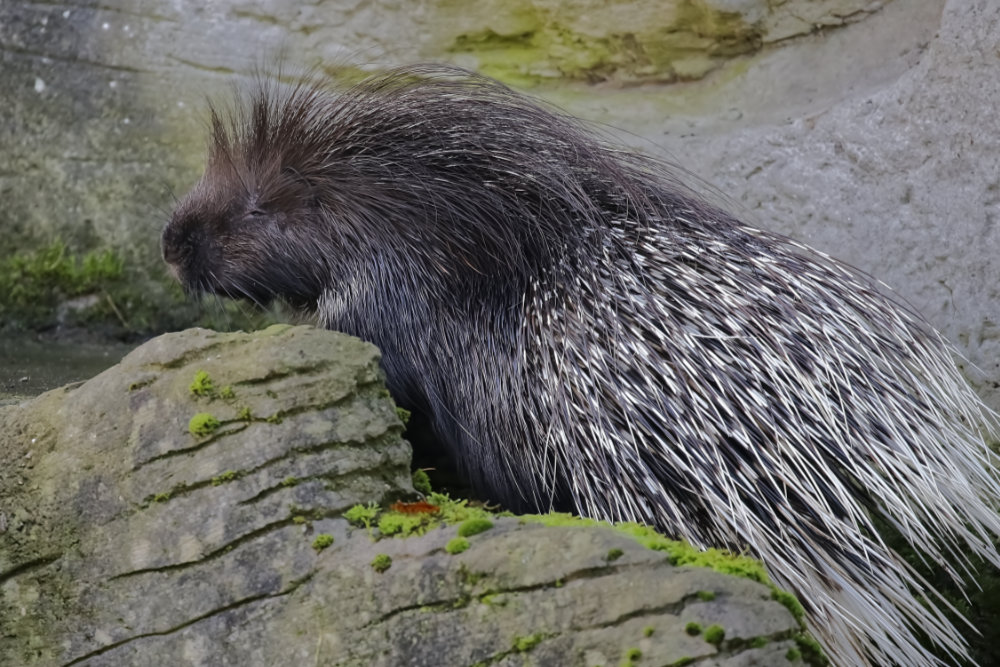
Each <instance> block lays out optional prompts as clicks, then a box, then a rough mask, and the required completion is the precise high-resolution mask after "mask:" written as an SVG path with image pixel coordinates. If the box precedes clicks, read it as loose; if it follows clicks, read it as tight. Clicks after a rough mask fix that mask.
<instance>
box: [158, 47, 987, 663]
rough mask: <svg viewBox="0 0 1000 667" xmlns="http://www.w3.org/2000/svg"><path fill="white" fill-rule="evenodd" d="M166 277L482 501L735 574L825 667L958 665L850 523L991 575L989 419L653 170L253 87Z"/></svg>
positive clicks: (409, 101)
mask: <svg viewBox="0 0 1000 667" xmlns="http://www.w3.org/2000/svg"><path fill="white" fill-rule="evenodd" d="M163 251H164V257H165V258H166V260H167V262H168V263H169V264H170V265H171V267H172V270H173V271H174V272H175V274H176V275H177V276H178V278H179V279H180V280H181V282H182V283H183V284H184V285H185V286H186V287H188V288H189V289H191V290H193V291H205V292H212V293H216V294H222V295H228V296H232V297H237V298H246V299H251V300H253V301H256V302H261V303H263V302H267V301H270V300H271V299H273V298H279V299H283V300H285V301H287V302H288V303H290V304H292V305H294V306H296V307H298V308H301V309H304V310H306V311H309V312H313V313H315V314H316V316H317V317H318V319H319V321H320V322H321V323H322V324H323V325H324V326H326V327H329V328H331V329H337V330H341V331H345V332H348V333H351V334H354V335H357V336H359V337H361V338H364V339H366V340H369V341H372V342H374V343H375V344H377V345H378V346H379V347H380V348H381V350H382V354H383V366H384V369H385V371H386V376H387V381H388V384H389V388H390V390H391V391H392V393H393V395H394V396H395V397H396V399H397V400H398V401H399V402H401V403H402V404H404V405H406V406H408V407H411V408H413V409H416V410H420V411H422V412H423V413H424V414H426V415H427V416H428V417H429V419H430V420H431V422H432V425H433V428H434V430H435V432H436V434H437V436H438V437H439V438H440V440H441V442H442V443H443V444H444V445H445V447H446V448H447V449H448V451H449V452H450V455H451V456H452V458H453V459H454V461H455V462H456V465H457V466H458V467H459V469H460V471H461V472H462V473H464V475H465V476H466V477H467V478H468V479H469V481H470V482H471V483H472V485H473V486H474V487H475V488H476V489H478V490H479V492H480V493H481V494H482V495H484V496H485V497H487V498H490V499H492V500H495V501H501V502H503V503H504V504H506V505H507V506H509V507H512V508H516V509H521V510H542V511H544V510H546V509H549V508H552V507H554V508H562V509H571V510H573V511H576V512H579V513H580V514H583V515H586V516H591V517H597V518H602V519H609V520H614V521H619V520H632V521H640V522H644V523H647V524H652V525H655V526H657V527H659V528H660V529H662V530H663V531H665V532H666V533H667V534H669V535H671V536H675V537H680V538H685V539H687V540H689V541H691V542H692V543H693V544H695V545H699V546H702V547H708V546H717V547H728V548H732V549H736V550H740V549H745V548H749V549H750V550H751V551H752V552H753V553H754V554H755V555H757V556H758V557H760V558H761V559H762V560H763V562H764V563H765V565H766V567H767V569H768V572H769V573H770V574H771V576H772V578H773V579H774V580H775V581H776V583H778V585H780V586H782V587H785V588H789V589H791V590H793V591H795V592H796V593H798V594H799V597H800V599H801V600H802V602H803V603H804V604H805V605H806V608H807V611H808V622H809V624H810V626H811V629H812V630H813V631H814V633H815V634H816V635H817V637H818V638H819V639H820V641H821V642H822V643H823V645H824V647H825V649H826V650H827V652H828V654H829V655H830V656H831V658H832V659H833V660H834V662H835V663H837V664H841V665H857V664H865V663H869V662H870V663H875V664H891V663H893V662H895V663H898V664H901V665H907V666H913V665H928V664H937V660H936V658H934V656H932V655H931V654H930V653H929V652H928V651H926V650H925V649H924V648H923V647H922V646H921V645H920V644H919V642H918V641H917V639H916V638H915V633H914V632H913V631H912V629H914V628H915V629H916V631H917V632H920V633H924V634H926V635H927V636H928V637H929V638H930V639H931V640H933V641H934V642H935V643H937V644H938V645H940V646H942V647H944V649H945V650H946V651H947V652H950V653H951V654H954V655H957V656H961V655H963V653H964V651H965V648H964V642H963V640H962V639H961V637H960V636H959V634H958V633H957V632H956V630H955V629H954V628H953V627H952V625H950V623H949V622H948V621H947V620H946V619H945V617H944V616H943V615H942V614H941V613H940V611H939V610H938V609H937V607H936V606H935V604H934V601H933V600H932V603H931V604H928V605H924V604H922V603H921V602H920V601H918V599H917V598H916V597H915V596H914V595H915V592H920V591H921V589H922V582H921V581H919V578H918V577H917V575H915V574H914V573H913V571H912V570H911V569H910V568H909V567H908V566H907V565H906V564H904V562H903V561H902V560H901V559H900V558H899V557H898V556H897V555H896V554H895V553H894V552H893V551H892V550H890V549H889V548H888V547H887V546H886V545H885V544H884V543H883V542H882V540H881V539H880V538H879V536H878V534H877V533H876V531H875V530H874V528H873V525H872V521H871V518H870V515H871V514H880V515H882V516H883V517H885V518H886V519H887V520H888V521H889V522H890V523H892V524H893V525H894V526H896V527H897V528H898V530H899V531H900V532H901V533H902V535H903V536H904V537H906V538H907V539H908V540H909V541H910V542H911V543H912V544H914V545H915V546H917V547H919V549H921V550H923V551H924V552H925V553H927V554H928V555H929V556H930V557H931V558H932V559H933V560H934V561H936V562H938V563H941V564H943V565H945V566H946V567H949V569H950V571H951V572H953V573H955V570H961V569H962V566H963V565H964V564H967V563H968V557H967V554H968V553H974V554H978V555H981V556H983V557H985V558H986V559H987V560H988V561H989V562H991V563H993V564H996V565H1000V557H998V555H997V553H996V551H995V550H994V547H993V545H992V543H991V536H992V535H996V534H1000V519H998V514H997V499H998V498H1000V487H998V484H997V478H996V475H995V473H994V472H993V471H994V467H993V463H994V462H993V461H992V455H991V454H990V453H989V450H988V448H987V446H986V444H985V442H984V439H983V432H984V429H990V428H993V424H995V422H994V416H993V414H992V413H991V412H990V411H989V410H988V409H987V408H985V407H984V406H983V405H982V403H981V402H980V401H979V399H978V398H977V397H976V395H975V394H974V393H973V392H972V391H971V390H970V388H969V387H968V386H967V384H966V383H965V382H964V381H963V379H962V377H961V376H960V374H959V372H958V371H957V369H956V367H955V365H954V362H953V360H952V350H951V348H950V347H949V346H948V345H947V344H946V343H945V342H944V341H943V340H942V339H941V337H940V336H939V335H938V334H937V333H936V332H935V331H933V330H932V329H931V328H930V327H929V326H928V325H927V324H926V323H925V322H924V321H923V320H922V319H921V318H920V317H919V316H917V315H916V314H914V313H913V312H912V311H911V310H910V309H908V308H907V307H906V306H905V305H903V304H901V303H899V302H898V301H897V300H895V299H894V298H893V297H891V296H887V295H886V294H884V293H883V292H881V291H880V290H878V289H877V288H876V287H875V286H874V285H873V283H872V281H871V280H870V279H869V278H867V277H866V276H864V275H861V274H860V273H859V272H857V271H856V270H853V269H851V268H849V267H847V266H845V265H843V264H841V263H838V262H837V261H836V260H833V259H830V258H828V257H826V256H824V255H822V254H819V253H817V252H815V251H813V250H810V249H809V248H806V247H804V246H802V245H799V244H797V243H795V242H794V241H791V240H789V239H787V238H784V237H781V236H778V235H775V234H771V233H768V232H765V231H761V230H758V229H755V228H752V227H749V226H747V225H745V224H742V223H741V222H739V221H738V220H736V219H734V218H733V217H731V216H729V215H727V214H726V213H725V212H723V211H721V210H718V209H717V208H716V207H713V206H711V205H708V204H706V203H704V202H703V201H701V200H700V199H699V198H698V197H696V196H694V195H692V194H691V193H690V192H689V191H687V190H685V189H684V188H683V187H681V186H680V185H679V184H678V183H677V182H676V181H675V180H674V178H673V176H672V174H671V171H670V169H669V168H668V167H666V166H664V165H663V164H661V163H659V162H657V161H656V160H654V159H651V158H648V157H643V156H641V155H637V154H635V153H632V152H628V151H624V150H620V149H616V148H614V147H611V146H609V145H608V144H606V143H605V142H604V141H603V140H601V139H598V138H595V137H594V135H593V134H592V133H591V132H590V131H588V130H587V129H586V128H585V127H584V126H582V125H581V124H580V123H578V122H577V121H575V120H573V119H571V118H568V117H566V116H564V115H562V114H560V113H558V112H556V111H553V110H551V109H549V108H547V107H545V106H544V105H541V104H539V103H536V102H534V101H531V100H530V99H527V98H525V97H523V96H520V95H518V94H516V93H514V92H512V91H511V90H509V89H508V88H506V87H504V86H502V85H501V84H498V83H496V82H493V81H491V80H489V79H486V78H483V77H479V76H476V75H473V74H470V73H467V72H464V71H462V70H457V69H452V68H446V67H430V66H427V67H411V68H404V69H400V70H395V71H392V72H390V73H388V74H386V75H381V76H378V77H375V78H373V79H371V80H368V81H366V82H364V83H362V84H360V85H358V86H356V87H354V88H351V89H349V90H346V91H343V92H341V93H333V92H329V91H327V90H325V89H324V87H323V86H321V85H315V84H312V83H307V84H303V85H300V86H298V87H294V88H291V89H286V88H279V87H278V86H276V85H272V84H267V83H263V82H262V83H259V84H258V86H257V87H255V88H254V89H253V90H252V91H251V92H250V93H248V94H245V95H243V96H241V97H240V98H239V99H238V101H237V106H236V108H235V109H234V110H233V111H231V112H230V113H228V114H224V113H219V112H216V111H213V136H212V142H211V147H210V155H209V161H208V165H207V168H206V172H205V174H204V176H203V178H202V179H201V181H200V182H199V183H198V184H197V185H196V186H195V187H194V189H193V190H192V192H191V193H190V194H189V195H187V197H186V198H185V199H184V200H183V201H182V202H181V203H180V204H179V205H178V207H177V209H176V211H175V212H174V214H173V216H172V219H171V220H170V222H169V224H168V225H167V227H166V229H165V230H164V234H163ZM952 568H953V569H952Z"/></svg>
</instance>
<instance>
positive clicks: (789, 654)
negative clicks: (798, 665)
mask: <svg viewBox="0 0 1000 667" xmlns="http://www.w3.org/2000/svg"><path fill="white" fill-rule="evenodd" d="M801 659H802V651H800V650H799V649H797V648H795V647H794V646H793V647H792V648H790V649H788V651H786V652H785V660H787V661H788V662H795V661H796V660H801Z"/></svg>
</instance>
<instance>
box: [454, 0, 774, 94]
mask: <svg viewBox="0 0 1000 667" xmlns="http://www.w3.org/2000/svg"><path fill="white" fill-rule="evenodd" d="M457 5H458V3H457V0H439V2H438V10H439V11H441V12H442V13H447V14H449V15H450V14H452V13H453V12H455V11H463V12H464V13H465V14H466V15H468V14H469V10H468V8H467V6H466V5H464V4H463V5H461V9H459V7H458V6H457ZM483 7H484V10H483V13H482V14H481V15H477V13H476V10H472V15H471V16H472V17H473V22H472V23H471V24H470V23H469V22H467V23H466V25H470V28H471V29H466V30H465V31H464V32H461V33H459V34H454V33H452V34H443V35H442V39H443V40H446V41H450V45H449V46H448V51H450V52H452V53H468V54H473V55H474V56H475V57H476V59H477V61H478V67H477V69H478V70H479V71H481V72H483V73H484V74H487V75H489V76H493V77H495V78H498V79H500V80H502V81H505V82H507V83H511V84H514V85H521V86H531V85H535V84H537V83H539V82H541V81H542V80H545V79H560V80H567V79H569V80H577V81H587V82H597V81H604V80H616V81H621V82H629V83H637V82H653V81H656V82H663V81H675V80H687V79H697V78H701V77H702V76H704V75H705V74H707V73H708V72H711V71H712V70H714V69H716V68H717V67H719V66H720V65H721V64H722V63H724V62H725V61H726V60H727V59H728V58H731V57H733V56H736V55H740V54H745V53H752V52H754V51H756V50H757V49H759V48H760V46H761V43H762V34H761V30H760V28H759V27H757V26H754V25H751V24H748V23H747V22H746V21H745V20H744V18H743V16H742V15H741V14H740V13H738V12H727V11H722V10H720V9H718V8H716V7H713V6H711V5H710V4H707V3H705V2H702V1H701V0H679V1H678V2H676V3H674V5H673V6H672V7H671V8H665V9H664V10H663V11H657V10H656V9H655V7H650V8H648V9H646V10H643V9H642V8H639V7H628V8H623V11H626V12H630V13H633V14H634V13H636V12H642V11H645V12H646V13H647V15H646V16H632V17H631V19H630V21H629V22H630V23H633V24H636V25H641V26H642V27H641V28H640V29H633V30H618V31H615V30H604V31H602V30H600V29H597V30H594V29H586V28H584V29H581V25H580V22H579V20H578V18H579V17H577V16H576V15H569V12H571V11H574V10H572V9H570V8H569V7H566V8H561V7H560V6H558V4H556V5H552V4H550V5H548V6H539V5H538V4H537V3H534V2H531V1H530V0H512V2H509V3H505V4H504V10H503V18H502V19H496V18H495V17H494V16H491V15H490V13H491V12H492V11H493V10H492V7H493V5H492V4H490V3H487V4H486V5H484V6H483ZM475 18H478V24H479V25H481V26H482V27H481V28H478V29H477V28H475V27H471V25H475V23H476V21H475ZM441 25H443V26H451V25H454V22H453V21H447V22H442V24H441Z"/></svg>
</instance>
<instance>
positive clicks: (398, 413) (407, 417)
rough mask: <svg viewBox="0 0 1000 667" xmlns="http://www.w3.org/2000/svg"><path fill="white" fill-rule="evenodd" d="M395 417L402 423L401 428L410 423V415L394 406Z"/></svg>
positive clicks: (404, 409) (405, 410) (408, 412)
mask: <svg viewBox="0 0 1000 667" xmlns="http://www.w3.org/2000/svg"><path fill="white" fill-rule="evenodd" d="M396 416H397V417H399V421H401V422H403V426H406V425H407V424H409V423H410V416H411V413H410V411H409V410H407V409H406V408H401V407H399V406H396Z"/></svg>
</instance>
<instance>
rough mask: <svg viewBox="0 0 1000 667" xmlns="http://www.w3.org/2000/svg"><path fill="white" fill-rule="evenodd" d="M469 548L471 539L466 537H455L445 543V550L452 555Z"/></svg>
mask: <svg viewBox="0 0 1000 667" xmlns="http://www.w3.org/2000/svg"><path fill="white" fill-rule="evenodd" d="M468 548H469V540H467V539H465V538H464V537H453V538H452V539H450V540H448V544H446V545H444V550H445V551H447V552H448V553H450V554H451V555H455V554H460V553H462V552H463V551H465V550H466V549H468Z"/></svg>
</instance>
